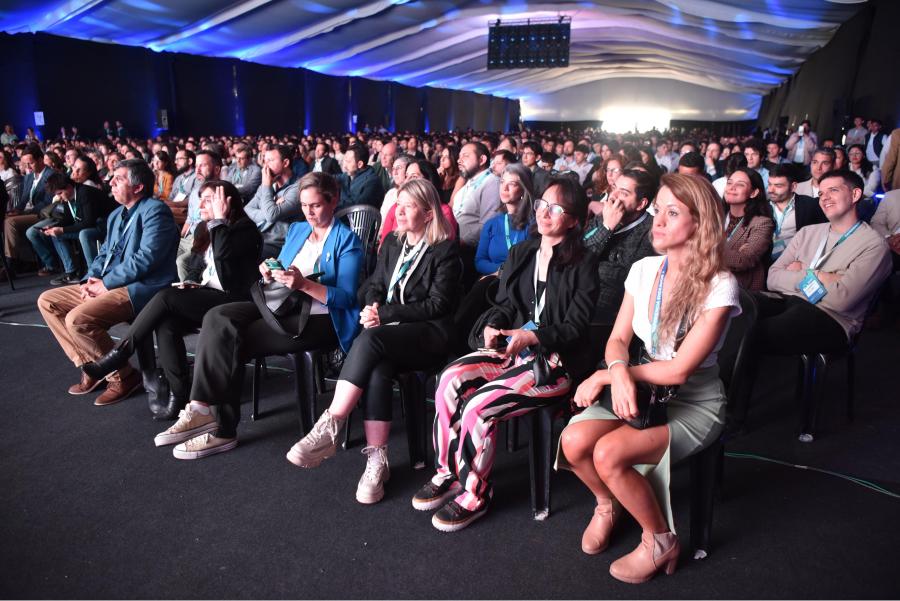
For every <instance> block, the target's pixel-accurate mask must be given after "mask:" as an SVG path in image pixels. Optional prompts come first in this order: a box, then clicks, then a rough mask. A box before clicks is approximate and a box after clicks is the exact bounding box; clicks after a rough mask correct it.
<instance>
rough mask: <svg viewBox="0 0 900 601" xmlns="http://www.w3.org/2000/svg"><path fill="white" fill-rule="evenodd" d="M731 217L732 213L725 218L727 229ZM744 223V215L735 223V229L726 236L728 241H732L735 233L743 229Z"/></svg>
mask: <svg viewBox="0 0 900 601" xmlns="http://www.w3.org/2000/svg"><path fill="white" fill-rule="evenodd" d="M730 219H731V216H730V215H729V216H728V217H726V218H725V229H726V230H727V229H728V221H729V220H730ZM742 223H744V218H743V217H741V218H740V219H738V222H737V224H735V226H734V229H733V230H731V233H730V234H728V238H726V240H727V241H728V242H731V239H732V238H734V235H735V233H737V231H738V230H739V229H741V224H742Z"/></svg>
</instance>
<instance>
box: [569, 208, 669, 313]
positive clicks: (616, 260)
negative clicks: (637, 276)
mask: <svg viewBox="0 0 900 601" xmlns="http://www.w3.org/2000/svg"><path fill="white" fill-rule="evenodd" d="M651 227H653V216H652V215H650V214H646V217H645V218H644V221H642V222H641V223H640V224H638V225H637V226H635V227H634V228H632V229H630V230H628V231H627V232H623V233H620V234H616V233H614V232H611V231H609V230H608V229H606V227H605V226H604V225H603V217H602V216H601V215H597V216H596V217H594V218H593V219H592V220H591V221H590V222H588V225H587V228H586V229H585V231H586V232H587V233H586V234H585V238H584V245H585V247H586V248H587V249H588V251H590V252H592V253H594V254H595V255H596V256H597V259H598V263H597V274H598V275H599V279H600V294H599V295H598V297H597V304H596V305H595V306H594V314H593V316H592V317H591V322H592V323H595V324H612V323H613V322H615V320H616V315H617V314H618V312H619V306H620V305H621V304H622V298H623V297H624V296H625V278H626V277H627V276H628V271H629V270H630V269H631V266H632V264H634V262H635V261H638V260H640V259H643V258H644V257H649V256H652V255H655V254H656V251H654V250H653V245H652V244H651V243H650V228H651Z"/></svg>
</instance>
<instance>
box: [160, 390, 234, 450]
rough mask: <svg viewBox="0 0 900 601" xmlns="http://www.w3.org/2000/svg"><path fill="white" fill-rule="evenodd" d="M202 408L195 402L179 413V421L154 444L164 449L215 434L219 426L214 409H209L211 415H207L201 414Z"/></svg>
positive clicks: (162, 433) (161, 434) (161, 433)
mask: <svg viewBox="0 0 900 601" xmlns="http://www.w3.org/2000/svg"><path fill="white" fill-rule="evenodd" d="M200 407H201V405H198V404H196V403H194V402H193V401H191V402H190V403H188V405H187V407H185V408H184V409H182V410H181V411H180V412H179V413H178V421H177V422H175V423H174V424H172V426H171V427H170V428H169V429H168V430H166V431H165V432H160V433H159V434H157V435H156V438H154V439H153V443H154V444H155V445H156V446H158V447H162V446H165V445H168V444H178V443H180V442H185V441H187V440H190V439H192V438H196V437H197V436H200V435H201V434H206V433H208V432H215V431H216V429H217V428H218V427H219V425H218V424H217V423H216V416H215V414H214V413H213V410H212V407H209V413H207V414H205V415H204V414H203V413H202V412H201V410H200Z"/></svg>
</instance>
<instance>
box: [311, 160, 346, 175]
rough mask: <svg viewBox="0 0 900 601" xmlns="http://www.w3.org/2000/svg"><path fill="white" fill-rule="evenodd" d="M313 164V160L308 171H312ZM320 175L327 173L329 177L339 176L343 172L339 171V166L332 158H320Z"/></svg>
mask: <svg viewBox="0 0 900 601" xmlns="http://www.w3.org/2000/svg"><path fill="white" fill-rule="evenodd" d="M315 164H316V163H315V159H313V164H312V165H310V167H309V169H310V171H312V168H313V167H314V166H315ZM322 173H327V174H329V175H340V174H341V173H343V171H341V166H340V165H338V162H337V160H336V159H335V158H334V157H330V156H325V157H322Z"/></svg>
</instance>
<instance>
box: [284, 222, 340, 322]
mask: <svg viewBox="0 0 900 601" xmlns="http://www.w3.org/2000/svg"><path fill="white" fill-rule="evenodd" d="M332 227H334V220H333V219H332V221H331V225H329V226H328V230H327V231H326V232H325V235H324V236H322V239H321V240H319V241H318V242H313V241H312V235H310V237H309V238H307V239H306V242H304V243H303V246H302V247H301V248H300V252H298V253H297V256H296V257H294V260H293V261H292V262H291V265H293V266H294V267H296V268H297V269H299V270H300V273H301V274H302V275H303V277H306V276H308V275H310V274H312V273H314V272H315V271H316V269H317V268H320V266H321V257H322V248H323V247H324V246H325V241H326V240H328V236H329V235H330V234H331V228H332ZM309 314H310V315H327V314H328V306H327V305H325V304H324V303H320V302H319V301H317V300H316V299H313V301H312V304H311V305H310V308H309Z"/></svg>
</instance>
